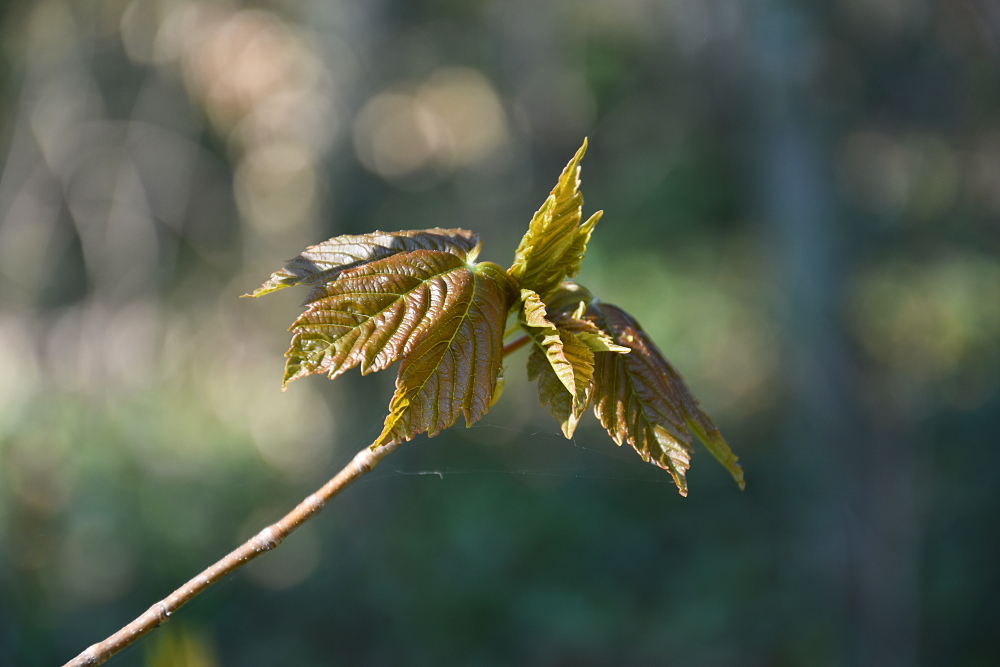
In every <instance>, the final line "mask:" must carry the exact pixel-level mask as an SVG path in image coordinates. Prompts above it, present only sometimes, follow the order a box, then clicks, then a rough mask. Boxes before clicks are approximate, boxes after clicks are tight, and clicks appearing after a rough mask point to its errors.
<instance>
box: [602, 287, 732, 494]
mask: <svg viewBox="0 0 1000 667" xmlns="http://www.w3.org/2000/svg"><path fill="white" fill-rule="evenodd" d="M587 317H588V318H590V319H591V320H592V321H593V322H594V323H595V324H596V325H597V326H599V327H600V328H601V329H603V330H604V331H606V332H607V333H608V334H610V335H611V337H612V338H613V339H614V341H615V342H616V343H618V344H620V345H623V346H625V347H628V348H629V349H630V350H631V351H630V352H629V354H615V353H612V352H596V353H595V355H594V357H595V359H594V365H595V369H594V379H595V390H594V412H595V414H596V415H597V418H598V419H599V420H600V422H601V424H602V425H603V426H604V428H605V429H607V431H608V433H609V434H610V435H611V437H612V438H613V439H614V441H615V442H616V443H618V444H619V445H621V444H622V443H624V442H627V443H629V444H630V445H632V446H633V447H634V448H635V450H636V451H637V452H639V455H640V456H642V458H643V459H644V460H646V461H651V462H653V463H655V464H656V465H658V466H660V467H661V468H664V469H666V470H667V471H669V472H670V474H671V475H672V476H673V478H674V481H675V482H676V484H677V488H678V489H679V490H680V493H681V495H682V496H686V495H687V479H686V473H687V470H688V468H689V467H690V462H691V452H692V449H691V440H692V437H691V431H694V433H695V434H696V435H697V436H698V437H699V438H700V439H701V440H702V442H704V444H705V446H706V447H707V448H708V450H709V451H710V452H712V454H713V455H714V456H715V458H716V459H718V460H719V462H720V463H722V465H723V466H725V468H726V469H727V470H728V471H729V472H730V474H731V475H732V476H733V478H734V479H735V480H736V482H737V484H739V486H740V488H741V489H742V488H743V487H744V486H745V483H744V481H743V470H742V469H741V468H740V466H739V463H737V458H736V456H735V455H734V454H733V452H732V451H731V450H730V449H729V445H728V444H726V441H725V439H724V438H723V437H722V434H721V433H720V432H719V429H718V428H717V427H716V426H715V424H714V423H713V422H712V418H711V417H709V416H708V414H706V413H705V411H704V410H702V409H701V406H700V405H699V404H698V400H697V399H695V397H694V396H693V395H692V394H691V391H690V390H689V389H688V388H687V385H686V384H685V383H684V380H683V378H681V376H680V374H679V373H678V372H677V370H676V369H675V368H674V367H673V366H672V365H671V364H670V362H669V361H667V359H666V358H665V357H664V356H663V353H662V352H660V350H659V348H657V347H656V344H655V343H653V341H652V340H650V338H649V336H647V335H646V332H645V331H643V330H642V327H640V326H639V323H638V322H636V320H635V319H634V318H633V317H632V316H631V315H629V314H628V313H626V312H625V311H624V310H622V309H621V308H618V307H617V306H612V305H610V304H605V303H599V302H596V301H595V302H594V303H592V304H591V305H590V307H589V308H588V309H587Z"/></svg>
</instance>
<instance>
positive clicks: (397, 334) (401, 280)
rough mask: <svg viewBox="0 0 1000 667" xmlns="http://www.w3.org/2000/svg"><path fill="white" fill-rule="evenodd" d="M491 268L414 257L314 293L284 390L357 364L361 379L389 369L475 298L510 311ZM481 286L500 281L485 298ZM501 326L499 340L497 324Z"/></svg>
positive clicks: (445, 256) (373, 265) (374, 265)
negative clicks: (300, 380)
mask: <svg viewBox="0 0 1000 667" xmlns="http://www.w3.org/2000/svg"><path fill="white" fill-rule="evenodd" d="M491 266H496V265H495V264H490V263H488V262H487V263H484V264H480V265H476V267H470V266H469V265H468V264H467V263H466V262H465V260H464V259H462V258H461V257H460V256H459V255H457V254H454V253H450V252H443V251H440V250H414V251H411V252H406V253H400V254H397V255H394V256H391V257H387V258H384V259H380V260H377V261H374V262H370V263H368V264H364V265H362V266H360V267H357V268H354V269H349V270H346V271H343V272H342V273H340V277H339V278H338V279H337V280H334V281H332V282H329V283H327V284H325V285H319V286H317V288H316V290H315V291H316V292H317V297H316V298H315V300H313V301H312V302H311V303H310V304H309V307H308V309H307V310H306V311H305V312H304V313H302V315H300V316H299V317H298V319H296V320H295V323H294V324H293V325H292V327H291V329H290V331H291V332H292V333H293V336H292V344H291V347H290V349H289V350H288V352H287V353H286V355H285V356H286V357H288V361H287V363H286V365H285V379H284V384H285V385H286V386H287V384H288V383H289V382H291V381H292V380H295V379H297V378H300V377H303V376H305V375H311V374H313V373H327V374H329V376H330V378H334V377H336V376H338V375H340V374H341V373H343V372H344V371H346V370H348V369H351V368H353V367H355V366H358V365H360V366H361V372H362V374H368V373H371V372H373V371H379V370H382V369H384V368H387V367H388V366H390V365H391V364H392V363H393V362H395V361H397V360H398V359H401V358H403V357H404V356H407V355H410V356H412V355H413V354H414V351H415V349H416V348H417V347H418V346H419V344H420V343H421V342H422V341H423V340H424V339H425V338H427V337H428V336H430V335H431V333H432V332H440V331H441V330H442V329H441V326H443V324H442V323H443V322H444V320H445V319H448V318H453V317H455V308H459V309H460V308H461V306H462V303H466V305H468V303H467V302H471V299H472V295H473V294H478V298H480V299H483V298H495V299H496V300H497V302H498V303H497V304H493V305H491V306H490V307H494V306H495V308H503V307H505V306H506V307H509V305H510V303H511V302H512V301H513V298H512V296H511V295H508V294H507V292H506V291H505V290H512V289H513V288H512V287H511V286H510V285H509V279H508V278H507V277H506V275H504V276H503V277H502V279H501V278H497V277H496V276H494V273H495V272H493V271H491V270H488V267H491ZM480 267H487V268H480ZM483 281H487V282H489V283H490V284H493V283H497V282H498V281H499V282H500V283H502V286H501V287H502V288H500V287H498V288H496V290H499V291H497V292H496V295H494V296H492V297H491V296H490V295H489V294H487V291H488V290H487V289H486V288H485V287H482V286H479V283H480V282H483ZM496 290H494V291H496ZM456 299H459V300H460V302H457V301H456ZM461 300H464V301H461ZM484 305H485V304H477V309H482V308H483V307H484ZM504 314H505V315H506V311H504ZM444 324H445V325H447V326H451V325H452V324H454V323H453V322H451V321H450V320H449V321H448V322H445V323H444ZM499 327H500V332H499V333H498V334H497V335H498V336H502V334H503V321H501V322H500V324H499ZM471 351H472V350H470V352H471ZM491 387H492V385H491ZM491 392H492V388H491Z"/></svg>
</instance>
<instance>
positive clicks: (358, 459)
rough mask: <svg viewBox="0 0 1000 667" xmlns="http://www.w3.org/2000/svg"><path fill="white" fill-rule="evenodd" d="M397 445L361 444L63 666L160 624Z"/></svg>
mask: <svg viewBox="0 0 1000 667" xmlns="http://www.w3.org/2000/svg"><path fill="white" fill-rule="evenodd" d="M398 446H399V443H390V444H386V445H380V446H379V447H377V448H376V449H374V450H373V449H372V448H371V447H365V448H364V449H362V450H361V451H360V452H358V453H357V454H356V455H355V456H354V458H353V459H351V462H350V463H348V464H347V465H346V466H345V467H344V469H343V470H341V471H340V472H339V473H337V475H336V476H335V477H334V478H333V479H331V480H330V481H329V482H327V483H326V484H324V485H323V487H322V488H321V489H319V490H318V491H316V493H313V494H312V495H310V496H308V497H307V498H306V499H305V500H303V501H302V502H301V503H299V504H298V506H297V507H296V508H295V509H293V510H292V511H291V512H289V513H288V514H286V515H285V517H284V518H283V519H281V520H280V521H278V522H277V523H275V524H272V525H270V526H268V527H267V528H265V529H264V530H262V531H260V532H259V533H257V534H256V535H254V536H253V537H251V538H250V539H249V540H247V541H246V542H244V543H243V545H241V546H240V547H238V548H236V549H234V550H233V551H231V552H230V553H229V554H228V555H227V556H226V557H224V558H222V559H221V560H219V561H218V562H217V563H215V564H214V565H212V566H210V567H209V568H208V569H206V570H205V571H204V572H202V573H201V574H199V575H198V576H197V577H195V578H194V579H192V580H190V581H189V582H187V583H186V584H184V585H183V586H181V587H180V588H178V589H177V590H175V591H174V592H173V593H171V594H170V595H168V596H167V597H166V598H164V599H162V600H160V601H159V602H157V603H156V604H154V605H153V606H152V607H150V608H149V609H147V610H146V613H144V614H143V615H142V616H140V617H139V618H137V619H135V620H134V621H132V622H131V623H129V624H128V625H126V626H125V627H124V628H122V629H121V630H119V631H118V632H116V633H115V634H113V635H111V636H110V637H108V638H107V639H105V640H104V641H102V642H100V643H98V644H94V645H93V646H91V647H90V648H88V649H87V650H86V651H84V652H83V653H81V654H80V655H78V656H76V657H75V658H73V659H72V660H70V661H69V662H67V663H66V664H65V665H64V667H90V666H91V665H100V664H101V663H103V662H104V661H106V660H107V659H108V658H110V657H111V656H113V655H114V654H115V653H118V652H119V651H121V650H122V649H124V648H125V647H126V646H128V645H129V644H131V643H132V642H134V641H135V640H137V639H138V638H139V637H142V636H143V635H144V634H146V633H147V632H149V631H150V630H153V629H154V628H157V627H159V626H161V625H163V624H164V623H166V622H167V621H169V620H170V616H171V615H172V614H173V613H174V612H175V611H177V610H178V609H179V608H180V607H181V606H182V605H183V604H184V603H185V602H187V601H189V600H190V599H191V598H193V597H194V596H196V595H198V593H201V592H202V591H203V590H205V589H206V588H208V587H209V586H211V585H212V584H214V583H216V582H217V581H219V580H221V579H222V578H223V577H225V576H226V575H227V574H229V573H230V572H232V571H233V570H236V569H238V568H240V567H243V566H244V565H246V564H247V563H249V562H250V561H252V560H253V559H254V558H256V557H257V556H260V555H261V554H264V553H266V552H268V551H270V550H271V549H273V548H275V547H276V546H278V545H279V544H281V542H282V541H283V540H284V539H285V538H286V537H288V535H290V534H291V532H292V531H293V530H295V529H296V528H298V527H299V526H301V525H302V524H303V523H305V522H306V521H308V520H309V519H311V518H312V517H314V516H315V515H316V514H318V513H319V511H320V510H321V509H323V507H324V506H325V505H326V504H327V503H328V502H329V501H330V499H331V498H333V497H334V496H335V495H337V494H338V493H340V492H341V491H342V490H343V489H344V488H345V487H347V485H349V484H350V483H351V482H353V481H354V480H356V479H357V478H358V477H361V476H362V475H364V474H365V473H367V472H369V471H371V469H372V468H374V467H375V466H376V465H378V462H379V461H381V460H382V458H383V457H385V456H386V455H387V454H389V453H391V452H392V451H394V450H395V449H396V448H397V447H398Z"/></svg>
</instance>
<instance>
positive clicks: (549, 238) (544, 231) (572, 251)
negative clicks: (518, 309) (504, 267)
mask: <svg viewBox="0 0 1000 667" xmlns="http://www.w3.org/2000/svg"><path fill="white" fill-rule="evenodd" d="M586 152H587V141H586V140H584V142H583V145H582V146H580V150H578V151H577V153H576V155H575V156H574V157H573V159H572V160H570V162H569V164H568V165H566V168H565V169H564V170H563V173H562V175H561V176H560V177H559V182H558V183H557V184H556V187H555V188H554V189H553V190H552V193H551V194H550V195H549V197H548V199H546V200H545V203H544V204H543V205H542V207H541V208H540V209H538V212H537V213H535V215H534V217H533V218H532V219H531V224H530V225H529V227H528V232H527V233H526V234H525V235H524V238H522V239H521V243H520V245H518V247H517V252H516V254H515V255H514V264H513V265H512V266H511V267H510V269H508V273H509V274H510V276H511V277H512V278H513V279H514V280H516V281H517V283H518V285H520V287H521V289H530V290H532V291H534V292H537V293H538V294H539V295H540V296H541V297H542V298H543V299H544V298H546V297H547V296H548V294H549V292H550V291H552V290H554V289H556V288H557V287H558V286H559V283H561V282H562V281H563V279H564V278H567V277H570V278H571V277H573V276H575V275H576V274H577V273H579V272H580V265H581V263H582V262H583V255H584V253H585V252H586V250H587V242H588V241H589V240H590V234H591V232H593V230H594V226H595V225H596V224H597V222H598V220H600V219H601V215H602V214H603V211H598V212H597V213H595V214H594V215H592V216H590V218H589V219H588V220H587V221H586V222H584V223H582V224H581V223H580V221H581V220H582V219H583V195H582V194H580V160H582V159H583V154H584V153H586Z"/></svg>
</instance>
